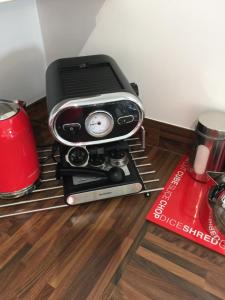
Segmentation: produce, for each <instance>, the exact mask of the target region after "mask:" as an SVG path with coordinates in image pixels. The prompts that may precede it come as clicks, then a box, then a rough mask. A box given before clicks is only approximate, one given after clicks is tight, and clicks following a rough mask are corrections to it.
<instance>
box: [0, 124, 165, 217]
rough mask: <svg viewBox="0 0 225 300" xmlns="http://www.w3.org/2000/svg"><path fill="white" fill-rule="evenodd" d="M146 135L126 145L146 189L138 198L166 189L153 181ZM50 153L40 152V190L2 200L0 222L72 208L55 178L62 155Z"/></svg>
mask: <svg viewBox="0 0 225 300" xmlns="http://www.w3.org/2000/svg"><path fill="white" fill-rule="evenodd" d="M144 134H145V133H144V129H143V128H142V138H139V137H134V138H130V139H128V140H127V141H128V144H129V147H130V153H131V156H132V159H133V161H134V163H135V165H136V167H137V169H138V172H139V175H140V177H141V179H142V182H143V185H144V189H143V190H142V191H141V192H139V194H145V195H146V196H150V193H151V192H155V191H161V190H163V188H162V187H158V186H157V185H156V184H157V183H159V178H155V177H154V175H155V174H156V170H153V169H152V165H151V163H149V158H148V156H146V155H145V138H144ZM51 153H52V148H51V147H43V148H42V149H38V154H39V159H40V165H41V179H40V185H39V187H38V188H37V189H35V190H34V191H33V192H32V193H30V194H29V195H25V196H23V197H20V198H17V199H7V200H6V199H4V200H3V199H1V200H0V218H6V217H11V216H19V215H23V214H30V213H35V212H43V211H49V210H53V209H58V208H65V207H69V205H68V204H66V203H65V201H64V194H63V185H62V180H58V179H57V178H56V175H55V173H56V165H57V162H56V161H54V159H57V158H58V156H59V155H58V154H57V153H55V154H54V157H52V155H51Z"/></svg>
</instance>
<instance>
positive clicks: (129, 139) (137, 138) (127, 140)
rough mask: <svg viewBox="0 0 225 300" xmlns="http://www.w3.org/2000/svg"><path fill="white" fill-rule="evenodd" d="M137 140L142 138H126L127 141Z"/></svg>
mask: <svg viewBox="0 0 225 300" xmlns="http://www.w3.org/2000/svg"><path fill="white" fill-rule="evenodd" d="M137 140H140V138H130V139H126V141H128V142H129V141H137Z"/></svg>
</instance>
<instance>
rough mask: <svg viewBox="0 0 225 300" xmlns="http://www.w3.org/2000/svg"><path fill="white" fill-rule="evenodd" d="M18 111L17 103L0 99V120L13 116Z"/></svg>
mask: <svg viewBox="0 0 225 300" xmlns="http://www.w3.org/2000/svg"><path fill="white" fill-rule="evenodd" d="M18 111H19V105H18V104H17V103H15V102H11V101H7V100H1V99H0V121H3V120H6V119H9V118H11V117H13V116H14V115H15V114H16V113H17V112H18Z"/></svg>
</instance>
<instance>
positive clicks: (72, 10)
mask: <svg viewBox="0 0 225 300" xmlns="http://www.w3.org/2000/svg"><path fill="white" fill-rule="evenodd" d="M104 1H105V0H91V1H90V0H65V1H62V0H37V7H38V13H39V18H40V24H41V30H42V34H43V39H44V44H45V51H46V57H47V62H48V64H49V63H50V62H52V61H53V60H55V59H58V58H62V57H72V56H77V55H78V54H79V52H80V50H81V48H82V47H83V45H84V43H85V42H86V40H87V38H88V37H89V34H90V33H91V32H92V30H93V28H94V26H95V17H96V15H97V13H98V11H99V10H100V8H101V6H102V4H103V3H104Z"/></svg>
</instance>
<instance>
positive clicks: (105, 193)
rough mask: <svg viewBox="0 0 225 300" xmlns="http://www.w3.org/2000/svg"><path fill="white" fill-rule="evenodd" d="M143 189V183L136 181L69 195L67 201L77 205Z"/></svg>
mask: <svg viewBox="0 0 225 300" xmlns="http://www.w3.org/2000/svg"><path fill="white" fill-rule="evenodd" d="M141 189H142V185H141V184H140V183H139V182H136V183H131V184H127V185H121V186H114V187H110V188H106V189H101V190H96V191H90V192H84V193H79V194H73V195H70V196H68V197H67V199H66V202H67V203H68V204H69V205H76V204H81V203H87V202H92V201H98V200H103V199H108V198H113V197H117V196H123V195H128V194H135V193H138V192H140V191H141Z"/></svg>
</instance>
